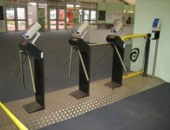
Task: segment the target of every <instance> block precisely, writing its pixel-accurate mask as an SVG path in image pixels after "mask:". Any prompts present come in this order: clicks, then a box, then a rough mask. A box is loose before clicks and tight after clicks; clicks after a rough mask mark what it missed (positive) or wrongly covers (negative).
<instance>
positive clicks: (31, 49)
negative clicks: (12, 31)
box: [19, 41, 43, 60]
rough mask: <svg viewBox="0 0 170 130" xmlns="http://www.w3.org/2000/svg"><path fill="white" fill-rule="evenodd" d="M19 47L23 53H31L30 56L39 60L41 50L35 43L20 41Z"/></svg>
mask: <svg viewBox="0 0 170 130" xmlns="http://www.w3.org/2000/svg"><path fill="white" fill-rule="evenodd" d="M19 48H20V49H21V50H22V51H23V53H25V54H26V55H28V54H29V55H31V56H32V57H34V58H36V59H39V60H41V59H42V58H43V57H42V56H41V53H42V51H41V50H40V49H38V48H37V47H36V46H35V45H33V44H32V43H29V42H25V41H24V42H21V43H19Z"/></svg>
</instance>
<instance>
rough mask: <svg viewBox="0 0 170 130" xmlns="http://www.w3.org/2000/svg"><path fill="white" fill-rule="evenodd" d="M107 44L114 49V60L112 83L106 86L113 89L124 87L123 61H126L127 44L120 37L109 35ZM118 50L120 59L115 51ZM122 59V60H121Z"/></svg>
mask: <svg viewBox="0 0 170 130" xmlns="http://www.w3.org/2000/svg"><path fill="white" fill-rule="evenodd" d="M106 40H107V42H109V43H110V45H111V46H112V48H113V59H112V78H111V83H107V84H106V85H107V86H109V87H112V88H116V87H120V86H121V85H122V77H123V66H122V62H121V60H123V59H124V48H125V44H124V42H123V41H122V40H121V38H120V37H119V36H114V35H108V36H107V37H106ZM115 47H116V48H117V50H118V52H119V54H120V57H119V55H118V53H117V51H116V50H115ZM120 58H121V59H120Z"/></svg>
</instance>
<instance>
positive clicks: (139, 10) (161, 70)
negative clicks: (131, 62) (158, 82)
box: [134, 0, 170, 82]
mask: <svg viewBox="0 0 170 130" xmlns="http://www.w3.org/2000/svg"><path fill="white" fill-rule="evenodd" d="M169 5H170V1H169V0H137V1H136V14H135V24H134V34H139V33H140V34H141V33H151V30H152V22H153V20H154V18H160V19H161V33H160V39H159V45H158V56H157V62H156V72H155V75H156V76H157V77H160V78H162V79H163V80H165V81H167V82H170V78H169V77H170V73H169V72H170V67H169V66H170V58H169V57H170V51H169V48H170V39H169V37H170V33H169V30H170V26H169V21H170V17H169V12H170V8H169ZM154 45H155V41H152V42H151V55H150V56H149V68H148V73H149V74H152V72H153V71H152V69H153V56H154V49H155V48H154Z"/></svg>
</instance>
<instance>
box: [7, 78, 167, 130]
mask: <svg viewBox="0 0 170 130" xmlns="http://www.w3.org/2000/svg"><path fill="white" fill-rule="evenodd" d="M109 81H110V79H103V80H99V81H95V82H92V83H91V84H90V96H88V97H85V98H83V99H79V100H77V99H75V98H74V97H72V96H71V95H70V93H72V92H74V91H75V90H78V86H74V87H70V88H67V89H63V90H58V91H54V92H51V93H47V94H46V95H45V110H42V111H38V112H35V113H32V114H28V113H27V112H26V111H25V110H24V108H23V105H25V104H28V103H30V102H32V101H34V97H30V98H26V99H21V100H17V101H13V102H8V103H6V104H5V105H6V106H7V107H8V108H9V109H10V110H11V111H12V113H13V114H14V115H16V116H17V117H18V119H19V120H21V121H22V123H23V124H24V125H25V126H26V127H28V128H29V130H35V129H40V128H42V127H45V126H48V125H51V124H54V123H57V122H60V121H63V120H67V119H69V118H72V117H75V116H78V115H81V114H83V113H86V112H88V111H91V110H94V109H97V108H99V107H102V106H105V105H108V104H111V103H113V102H116V101H119V100H121V99H124V98H126V97H129V96H131V95H134V94H138V93H140V92H142V91H144V90H147V89H150V88H152V87H154V86H157V85H160V84H162V83H164V81H162V80H161V79H158V78H150V77H145V78H143V77H141V76H140V75H139V76H135V77H131V78H128V79H124V80H123V85H122V86H121V87H119V88H115V89H111V88H110V87H107V86H105V85H104V84H106V83H108V82H109Z"/></svg>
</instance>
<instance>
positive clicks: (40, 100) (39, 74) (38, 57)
mask: <svg viewBox="0 0 170 130" xmlns="http://www.w3.org/2000/svg"><path fill="white" fill-rule="evenodd" d="M19 47H20V49H21V50H23V54H25V55H30V56H32V57H33V58H34V81H35V90H36V91H35V101H34V102H32V103H29V104H27V105H24V106H23V107H24V108H25V110H26V111H27V112H28V113H33V112H36V111H39V110H43V109H44V108H45V100H44V97H45V92H44V57H43V52H42V51H40V50H39V49H38V48H37V47H36V46H34V45H33V44H31V43H28V42H21V43H20V44H19Z"/></svg>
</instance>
